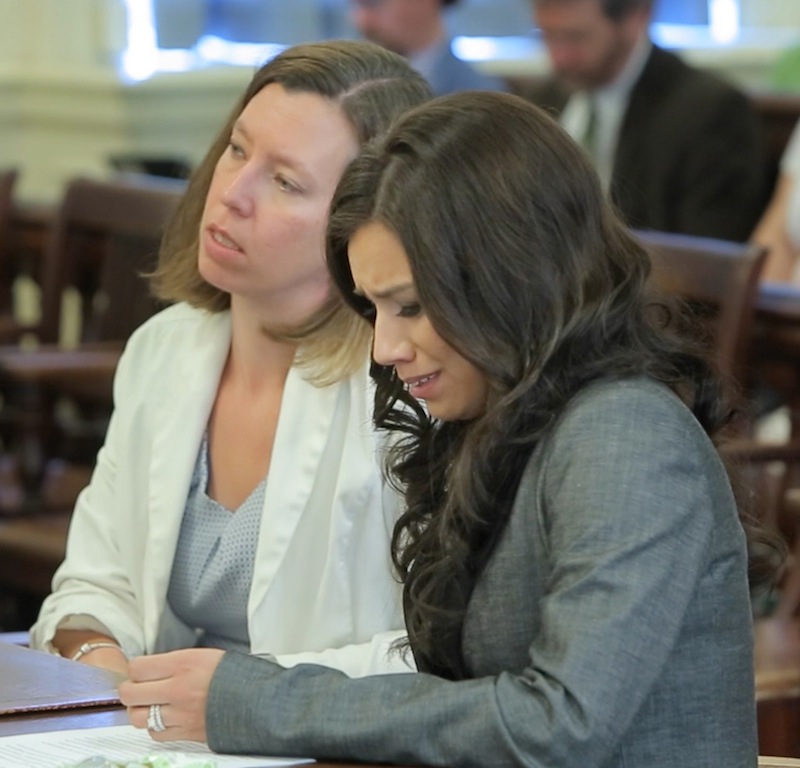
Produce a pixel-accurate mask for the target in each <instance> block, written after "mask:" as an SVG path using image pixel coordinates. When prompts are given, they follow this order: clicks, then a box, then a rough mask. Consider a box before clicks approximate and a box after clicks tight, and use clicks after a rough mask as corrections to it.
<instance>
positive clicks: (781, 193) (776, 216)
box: [750, 173, 800, 283]
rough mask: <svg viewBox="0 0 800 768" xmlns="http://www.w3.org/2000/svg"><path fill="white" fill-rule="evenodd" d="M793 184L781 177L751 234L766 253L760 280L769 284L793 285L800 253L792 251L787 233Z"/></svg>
mask: <svg viewBox="0 0 800 768" xmlns="http://www.w3.org/2000/svg"><path fill="white" fill-rule="evenodd" d="M795 183H796V180H795V179H794V178H792V177H791V176H789V175H787V174H785V173H784V174H781V176H780V178H779V180H778V183H777V185H776V187H775V191H774V192H773V194H772V199H771V200H770V202H769V205H768V206H767V209H766V211H764V214H763V216H762V217H761V220H760V221H759V222H758V225H757V226H756V228H755V229H754V230H753V234H752V236H751V238H750V239H751V241H752V242H754V243H758V244H759V245H764V246H766V247H767V248H768V249H769V253H768V254H767V261H766V264H765V265H764V271H763V273H762V275H761V279H762V280H765V281H772V282H782V283H786V282H792V276H793V273H794V270H795V266H796V265H797V260H798V257H800V251H798V249H797V248H795V247H794V246H793V245H792V243H791V241H790V239H789V235H788V233H787V231H786V217H787V215H788V206H789V196H790V194H791V191H792V187H793V185H794V184H795Z"/></svg>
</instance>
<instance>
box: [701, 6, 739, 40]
mask: <svg viewBox="0 0 800 768" xmlns="http://www.w3.org/2000/svg"><path fill="white" fill-rule="evenodd" d="M708 20H709V30H710V32H711V39H712V40H714V42H716V43H721V44H726V43H733V42H736V40H738V39H739V3H738V2H737V0H709V3H708Z"/></svg>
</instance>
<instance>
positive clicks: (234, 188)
mask: <svg viewBox="0 0 800 768" xmlns="http://www.w3.org/2000/svg"><path fill="white" fill-rule="evenodd" d="M257 182H258V179H257V174H256V170H255V169H254V168H252V167H251V166H249V165H244V166H242V167H241V168H239V169H238V171H237V172H236V173H235V174H234V175H233V176H232V177H231V178H230V179H229V180H228V185H227V186H226V187H225V189H224V192H223V193H222V202H223V203H225V205H227V206H228V208H230V209H232V210H235V211H236V212H237V213H239V214H240V215H241V216H249V215H251V214H252V212H253V210H254V208H255V198H256V185H257Z"/></svg>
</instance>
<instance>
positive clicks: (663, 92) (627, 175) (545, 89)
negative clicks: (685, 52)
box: [530, 46, 765, 240]
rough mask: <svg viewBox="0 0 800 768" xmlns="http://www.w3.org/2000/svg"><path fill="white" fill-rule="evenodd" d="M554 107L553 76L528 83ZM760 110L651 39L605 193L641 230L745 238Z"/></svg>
mask: <svg viewBox="0 0 800 768" xmlns="http://www.w3.org/2000/svg"><path fill="white" fill-rule="evenodd" d="M530 96H531V97H532V98H533V100H534V101H536V102H537V103H538V104H539V105H540V106H543V107H545V108H547V109H549V110H550V111H553V112H555V113H556V114H557V113H560V112H561V110H562V109H563V108H564V106H565V104H566V102H567V99H568V98H569V93H568V92H567V91H566V90H565V89H564V88H563V87H561V86H559V84H558V83H556V82H555V81H554V80H548V81H546V82H545V83H543V84H542V85H541V86H540V87H539V88H536V89H534V90H533V91H531V92H530ZM764 183H765V167H764V159H763V143H762V138H761V131H760V125H759V122H758V118H757V116H756V114H755V112H754V111H753V109H752V107H751V105H750V103H749V101H748V99H747V97H746V96H745V95H744V94H742V93H741V92H740V91H738V90H736V89H735V88H733V87H732V86H730V85H728V84H727V83H725V82H723V81H722V80H720V79H718V78H717V77H715V76H714V75H711V74H709V73H707V72H703V71H700V70H698V69H694V68H692V67H690V66H688V65H687V64H686V63H684V62H683V61H681V59H679V58H678V57H677V56H675V55H673V54H672V53H669V52H667V51H664V50H662V49H661V48H658V47H657V46H653V49H652V52H651V54H650V56H649V58H648V60H647V63H646V64H645V67H644V70H643V71H642V74H641V76H640V77H639V80H638V81H637V82H636V84H635V85H634V87H633V90H632V91H631V95H630V100H629V102H628V109H627V111H626V113H625V117H624V119H623V122H622V126H621V129H620V136H619V141H618V145H617V154H616V157H615V160H614V171H613V177H612V182H611V196H612V198H613V199H614V201H615V203H616V204H617V207H618V208H619V210H620V211H621V213H622V215H623V216H624V217H625V218H626V220H627V221H628V223H629V224H630V225H631V226H633V227H638V228H642V229H657V230H661V231H664V232H682V233H685V234H690V235H702V236H706V237H718V238H723V239H726V240H746V239H747V238H748V236H749V235H750V233H751V231H752V229H753V227H754V226H755V224H756V222H757V220H758V218H759V216H760V214H761V211H762V209H763V206H764V203H765V197H764Z"/></svg>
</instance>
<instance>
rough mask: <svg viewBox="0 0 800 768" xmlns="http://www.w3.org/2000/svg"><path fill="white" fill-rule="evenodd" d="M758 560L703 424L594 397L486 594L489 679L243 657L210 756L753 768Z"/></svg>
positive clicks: (522, 505) (509, 534)
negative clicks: (749, 558) (751, 562)
mask: <svg viewBox="0 0 800 768" xmlns="http://www.w3.org/2000/svg"><path fill="white" fill-rule="evenodd" d="M746 570H747V565H746V553H745V541H744V535H743V531H742V528H741V526H740V523H739V521H738V517H737V513H736V508H735V504H734V501H733V498H732V494H731V490H730V485H729V483H728V480H727V477H726V474H725V471H724V469H723V467H722V464H721V462H720V461H719V458H718V456H717V453H716V451H715V449H714V447H713V446H712V444H711V442H710V441H709V440H708V438H707V436H706V435H705V433H704V432H703V430H702V429H701V428H700V426H699V425H698V424H697V422H696V421H695V419H694V418H693V417H692V415H691V414H690V412H689V411H688V409H686V408H685V406H684V405H683V404H682V403H681V402H680V401H679V400H678V399H677V398H676V397H675V396H674V395H673V394H672V393H671V392H670V391H668V390H667V389H666V388H664V387H661V386H660V385H657V384H655V383H652V382H649V381H644V380H629V381H624V382H605V383H600V384H595V385H592V386H590V387H588V388H587V389H586V390H584V391H583V392H582V393H581V394H580V395H578V396H577V397H576V398H574V400H573V401H572V402H571V403H570V404H569V406H568V407H567V408H566V409H565V412H564V413H563V414H562V415H561V417H560V419H559V422H558V424H557V425H556V428H555V429H554V430H553V431H552V432H551V433H550V436H549V438H548V439H546V440H545V441H543V442H542V443H541V444H540V445H539V446H538V448H537V449H536V451H535V452H534V453H533V455H532V457H531V460H530V462H529V465H528V467H527V469H526V471H525V474H524V476H523V479H522V483H521V486H520V489H519V492H518V494H517V497H516V499H515V502H514V506H513V510H512V514H511V517H510V519H509V522H508V525H507V527H506V529H505V531H504V533H503V535H502V537H501V538H500V540H499V542H498V544H497V547H496V549H495V551H494V553H493V555H492V557H491V559H490V560H489V562H488V564H487V566H486V568H485V570H484V572H483V573H482V574H481V577H480V579H479V581H478V583H477V585H476V588H475V591H474V593H473V595H472V598H471V601H470V604H469V607H468V611H467V615H466V619H465V626H464V633H463V645H464V656H465V659H466V662H467V665H468V666H469V668H470V671H471V673H472V675H473V676H474V679H472V680H467V681H463V682H449V681H445V680H442V679H439V678H436V677H433V676H431V675H426V674H421V673H420V674H409V675H394V676H376V677H368V678H362V679H358V680H350V679H348V678H346V677H345V676H344V675H343V674H341V673H339V672H336V671H333V670H329V669H325V668H323V667H319V666H312V665H307V666H300V667H295V668H294V669H290V670H284V669H282V668H281V667H279V666H278V665H277V664H274V663H272V662H269V661H265V660H262V659H257V658H252V657H248V656H246V655H243V654H237V653H234V652H230V653H228V654H226V655H225V656H224V657H223V659H222V662H221V663H220V665H219V667H218V669H217V672H216V674H215V676H214V678H213V680H212V684H211V689H210V693H209V700H208V707H207V727H208V738H209V744H210V745H211V747H212V748H213V749H216V750H220V751H226V752H251V753H252V752H261V753H264V754H276V755H308V756H313V757H317V758H333V759H350V760H364V761H372V762H384V761H385V762H394V763H405V764H411V763H420V764H427V765H431V766H434V765H435V766H536V767H537V768H544V766H548V767H550V768H556V767H558V768H569V767H574V768H600V767H601V766H602V767H604V768H610V767H611V766H615V767H616V766H619V767H622V766H625V768H686V767H687V766H693V767H697V768H700V766H713V767H714V768H716V767H717V766H719V767H721V766H724V767H725V768H745V766H747V767H748V768H753V767H754V766H755V765H756V763H757V756H756V754H757V748H756V719H755V696H754V690H753V664H752V650H753V648H752V626H751V618H750V603H749V596H748V587H747V577H746Z"/></svg>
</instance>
